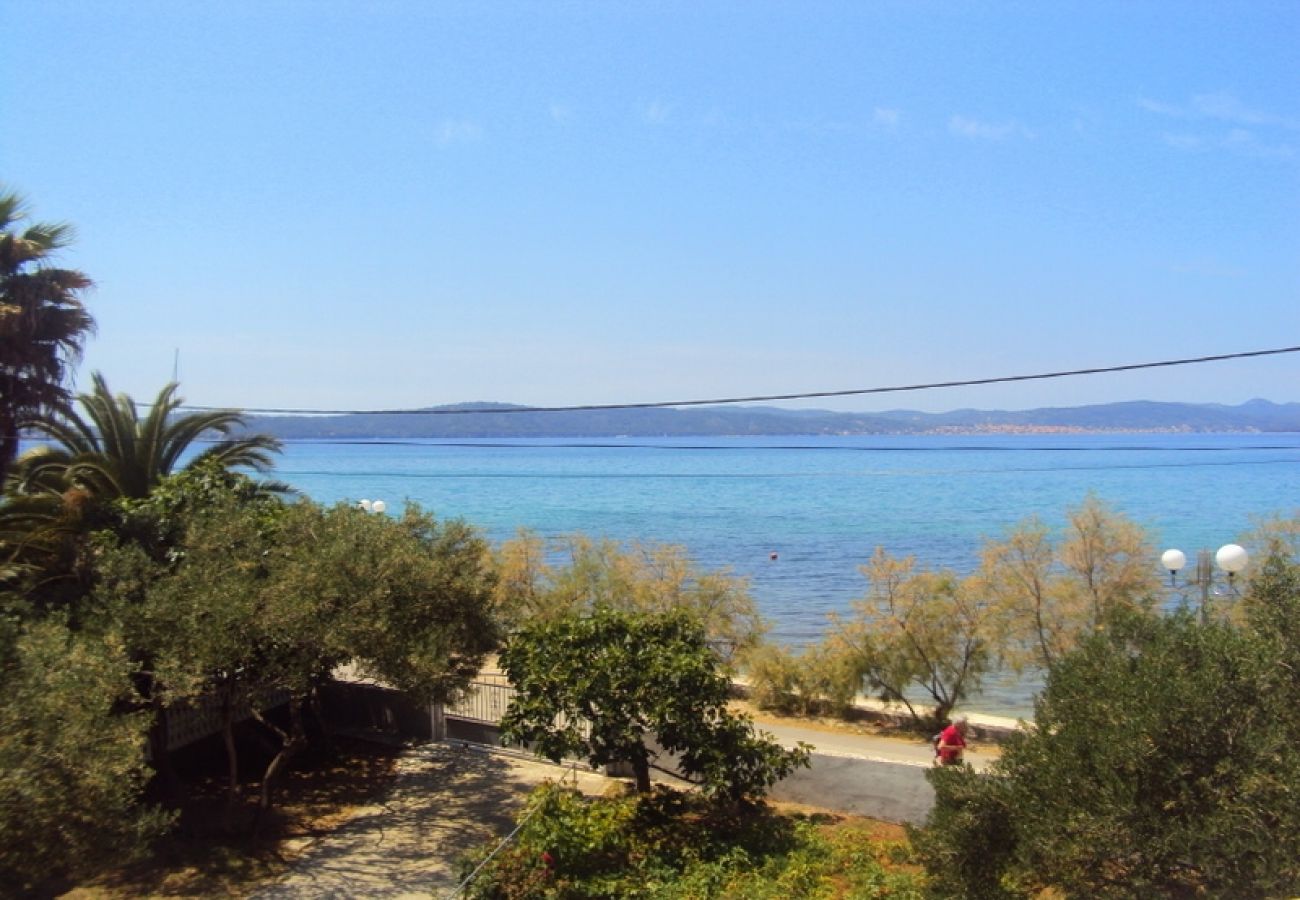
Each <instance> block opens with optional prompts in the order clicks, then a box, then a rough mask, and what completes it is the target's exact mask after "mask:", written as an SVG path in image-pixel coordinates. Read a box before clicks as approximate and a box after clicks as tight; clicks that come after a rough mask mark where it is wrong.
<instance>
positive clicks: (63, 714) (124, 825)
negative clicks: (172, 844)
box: [0, 621, 166, 892]
mask: <svg viewBox="0 0 1300 900" xmlns="http://www.w3.org/2000/svg"><path fill="white" fill-rule="evenodd" d="M0 650H3V660H4V661H3V665H0V681H2V683H3V684H4V690H3V691H2V692H0V884H4V885H6V886H10V887H13V888H14V889H16V890H19V891H24V892H25V891H29V890H33V889H35V888H36V887H37V886H38V885H42V884H45V885H48V884H50V883H51V882H55V881H57V880H58V879H60V878H67V877H74V876H76V875H79V874H82V873H85V872H88V871H93V870H94V868H95V867H96V866H98V865H99V864H101V863H103V862H104V861H106V860H109V859H112V860H115V861H124V860H126V859H129V858H131V857H132V856H134V855H137V854H139V853H141V852H143V851H144V850H145V849H146V848H147V846H148V842H149V840H150V839H151V838H152V837H153V836H154V835H156V834H157V833H159V832H161V830H162V829H163V827H164V826H165V824H166V817H165V816H163V815H162V814H161V813H159V812H157V811H155V810H150V809H146V808H144V807H142V806H141V805H140V804H139V798H140V793H141V790H142V788H143V785H144V782H145V779H146V776H147V771H148V770H147V767H146V765H145V762H144V756H143V753H142V749H143V747H144V734H145V732H146V730H147V729H148V724H149V723H148V718H147V717H146V716H141V715H139V714H126V715H119V714H115V713H114V706H115V705H116V704H117V703H118V702H119V701H120V700H122V699H124V698H126V697H127V696H128V695H129V693H130V685H129V683H128V681H127V670H128V666H127V663H126V658H125V655H124V653H123V652H122V650H121V648H120V647H119V646H116V645H115V644H114V643H113V642H112V641H111V640H109V641H105V640H97V639H94V638H91V637H82V636H74V635H72V634H71V633H70V632H69V631H68V629H67V628H66V627H64V626H63V625H62V624H60V623H58V622H52V621H51V622H43V623H39V624H34V625H31V626H30V627H28V628H27V629H25V630H23V631H21V632H18V633H17V634H16V635H13V641H12V643H11V644H10V645H9V646H6V647H3V648H0Z"/></svg>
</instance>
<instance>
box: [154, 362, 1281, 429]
mask: <svg viewBox="0 0 1300 900" xmlns="http://www.w3.org/2000/svg"><path fill="white" fill-rule="evenodd" d="M1283 353H1300V347H1279V348H1276V349H1272V350H1248V351H1245V352H1243V353H1220V354H1216V355H1214V356H1192V357H1187V358H1184V359H1165V360H1158V361H1156V362H1141V363H1127V364H1125V365H1121V366H1099V367H1096V368H1091V369H1067V370H1064V371H1060V372H1039V373H1036V374H1033V375H999V376H997V377H995V378H968V379H963V380H960V381H934V382H928V383H924V384H901V385H891V386H888V387H870V388H854V389H851V390H844V391H809V392H806V393H799V394H760V395H754V396H750V397H715V398H712V399H709V400H659V401H654V402H648V403H585V404H580V405H575V406H506V407H498V408H492V407H469V408H465V409H446V408H440V409H298V408H290V407H252V406H245V407H238V408H239V409H241V410H242V411H243V412H247V413H258V414H262V415H322V416H463V415H487V414H511V413H557V412H595V411H600V410H615V409H664V408H670V407H676V406H723V405H727V404H735V403H769V402H772V401H775V400H815V399H819V398H825V397H859V396H864V395H868V394H899V393H906V392H908V391H931V390H939V389H942V388H955V387H977V386H980V385H986V384H1010V383H1012V382H1017V381H1045V380H1047V379H1050V378H1070V377H1074V376H1079V375H1105V374H1107V373H1111V372H1133V371H1136V370H1139V369H1161V368H1169V367H1172V366H1193V365H1200V364H1202V363H1211V362H1223V361H1225V360H1230V359H1249V358H1252V357H1257V356H1277V355H1280V354H1283ZM141 405H147V404H141ZM180 408H181V409H186V410H192V411H196V412H213V411H216V410H221V409H230V408H231V407H224V406H190V405H188V404H187V405H185V406H182V407H180Z"/></svg>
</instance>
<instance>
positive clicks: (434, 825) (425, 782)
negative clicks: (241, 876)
mask: <svg viewBox="0 0 1300 900" xmlns="http://www.w3.org/2000/svg"><path fill="white" fill-rule="evenodd" d="M567 775H569V773H568V772H566V770H564V769H561V768H559V767H556V766H551V765H547V764H545V763H542V762H537V761H533V760H526V759H519V758H515V757H510V756H504V755H498V754H492V753H486V752H482V751H478V750H471V749H466V748H464V747H463V746H462V745H457V744H445V743H444V744H427V745H425V746H422V747H417V748H415V749H413V750H411V751H409V752H408V753H407V754H405V755H404V756H403V757H402V758H401V759H400V760H399V762H398V765H397V778H396V781H395V783H394V785H393V787H392V788H391V789H390V790H389V791H388V792H387V793H386V794H385V795H384V796H383V797H382V798H381V799H380V800H379V801H378V802H377V803H376V804H374V805H371V806H367V807H362V808H361V809H360V810H358V812H357V814H356V815H354V816H352V817H351V818H349V819H348V821H346V822H344V823H343V824H342V825H340V826H339V827H338V828H336V829H335V830H334V831H332V832H331V833H329V834H328V835H324V836H321V837H317V838H313V839H308V840H303V841H300V842H292V843H291V845H290V846H288V847H286V848H285V850H286V852H287V854H291V855H292V856H293V861H292V862H291V864H290V871H289V873H288V874H286V875H284V876H282V877H281V878H279V879H278V880H277V881H276V883H274V884H269V885H266V886H265V887H263V888H261V889H259V890H257V891H256V892H254V893H253V895H252V896H253V897H256V898H268V900H269V898H307V897H312V898H343V897H401V896H411V895H417V896H423V897H428V896H429V895H430V893H431V892H432V893H433V894H434V895H435V896H436V895H441V894H446V893H449V892H450V891H451V890H452V889H453V888H454V887H455V886H456V884H457V879H456V875H457V860H458V859H459V858H460V857H461V856H462V855H463V854H464V853H465V852H466V851H468V850H470V849H472V848H474V847H478V846H481V845H483V844H484V843H486V842H487V841H489V840H490V839H491V838H492V837H493V836H494V835H495V836H504V835H506V834H508V833H509V832H510V830H511V829H512V828H513V827H514V817H515V814H516V813H517V812H518V810H519V809H520V808H521V807H522V806H523V803H524V801H525V799H526V798H527V795H528V793H529V791H531V790H532V788H533V786H535V785H536V784H538V783H540V782H541V781H544V780H548V779H549V780H553V781H558V780H560V779H561V778H563V777H565V776H567ZM578 777H579V781H580V784H582V786H583V787H584V789H586V790H589V791H591V792H599V791H600V790H601V788H602V786H603V783H604V780H603V779H602V778H601V777H600V776H597V775H594V774H591V773H590V772H582V773H580V774H579V776H578Z"/></svg>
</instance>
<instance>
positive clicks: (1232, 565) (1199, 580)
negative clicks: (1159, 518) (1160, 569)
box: [1160, 544, 1250, 621]
mask: <svg viewBox="0 0 1300 900" xmlns="http://www.w3.org/2000/svg"><path fill="white" fill-rule="evenodd" d="M1214 562H1215V563H1217V564H1218V566H1219V568H1220V569H1222V570H1223V571H1224V572H1225V573H1226V574H1227V576H1228V590H1229V591H1230V592H1233V593H1235V592H1236V589H1235V587H1234V585H1233V579H1234V578H1235V577H1236V576H1237V573H1239V572H1241V571H1243V570H1245V568H1246V566H1247V564H1248V563H1249V562H1250V554H1249V553H1247V552H1246V549H1245V548H1244V547H1242V546H1241V545H1239V544H1224V545H1223V546H1222V547H1220V548H1219V549H1218V551H1217V552H1216V553H1215V554H1214ZM1160 564H1161V565H1162V566H1164V567H1165V569H1166V570H1167V571H1168V572H1169V584H1170V585H1171V586H1173V587H1177V585H1178V573H1179V572H1180V571H1182V569H1183V567H1184V566H1185V565H1187V554H1186V553H1184V552H1183V551H1181V550H1174V549H1169V550H1166V551H1165V552H1164V553H1161V554H1160ZM1213 583H1214V567H1213V566H1212V565H1211V564H1210V551H1209V550H1201V551H1199V552H1198V553H1197V554H1196V577H1195V578H1193V579H1192V580H1190V581H1187V582H1185V583H1184V584H1185V586H1186V587H1199V588H1200V589H1201V619H1202V620H1203V621H1208V620H1209V618H1210V587H1211V586H1212V585H1213Z"/></svg>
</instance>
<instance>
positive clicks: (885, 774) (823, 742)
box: [759, 723, 993, 825]
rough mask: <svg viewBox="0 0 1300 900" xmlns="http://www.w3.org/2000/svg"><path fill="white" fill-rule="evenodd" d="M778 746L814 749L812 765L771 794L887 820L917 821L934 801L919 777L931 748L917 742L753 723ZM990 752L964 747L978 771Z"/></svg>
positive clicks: (929, 761) (930, 759)
mask: <svg viewBox="0 0 1300 900" xmlns="http://www.w3.org/2000/svg"><path fill="white" fill-rule="evenodd" d="M759 728H760V729H761V730H764V731H767V732H769V733H771V734H772V736H773V737H775V738H776V739H777V740H778V741H780V742H781V743H782V744H783V745H784V746H787V747H793V746H794V745H795V743H796V742H797V741H803V742H805V743H808V744H812V745H813V746H814V747H815V748H816V749H815V751H814V752H813V755H812V760H811V762H812V765H811V767H810V768H808V769H801V770H799V771H798V772H796V773H795V774H793V775H791V776H790V777H789V778H787V779H785V780H784V781H782V782H780V783H779V784H777V785H776V787H775V788H773V790H772V793H771V797H772V799H774V800H783V801H787V802H791V803H804V804H807V805H809V806H818V807H822V808H823V809H831V810H835V811H836V812H842V813H853V814H856V815H862V816H871V817H872V818H875V819H884V820H885V821H888V822H911V823H913V824H918V825H919V824H920V823H921V822H923V821H925V816H926V814H927V813H928V812H929V811H930V807H932V806H933V805H934V791H933V789H931V787H930V783H929V782H928V781H926V780H925V773H926V771H927V770H928V769H930V767H931V766H932V764H933V760H934V751H933V749H932V748H931V747H930V745H929V743H927V742H926V741H923V740H915V741H908V740H900V739H898V738H880V737H873V736H870V735H856V734H843V733H839V732H826V731H819V730H814V729H810V728H800V727H798V726H793V725H784V724H780V725H777V724H767V723H762V724H760V725H759ZM992 758H993V757H992V756H991V755H990V754H989V753H987V752H980V751H979V750H972V751H969V752H968V754H967V760H968V761H969V762H970V763H971V765H973V766H974V767H975V768H977V769H983V768H985V767H986V766H988V764H989V763H990V762H991V761H992Z"/></svg>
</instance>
